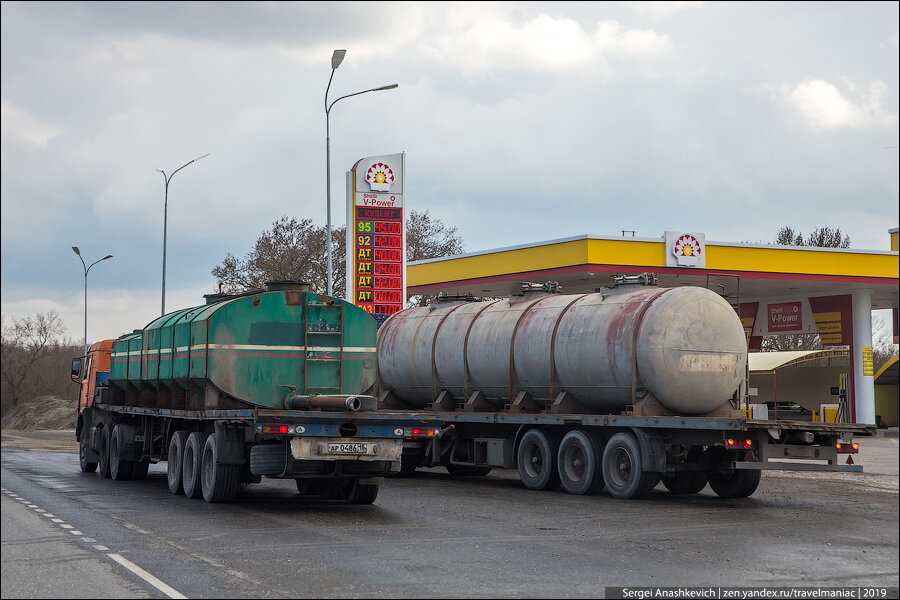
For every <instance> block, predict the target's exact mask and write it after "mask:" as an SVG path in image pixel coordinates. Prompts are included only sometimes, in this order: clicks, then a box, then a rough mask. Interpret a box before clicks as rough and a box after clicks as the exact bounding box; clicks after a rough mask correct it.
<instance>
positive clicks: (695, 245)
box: [665, 231, 706, 268]
mask: <svg viewBox="0 0 900 600" xmlns="http://www.w3.org/2000/svg"><path fill="white" fill-rule="evenodd" d="M665 238H666V266H667V267H700V268H704V267H706V236H705V235H704V234H702V233H685V232H683V231H667V232H666V236H665Z"/></svg>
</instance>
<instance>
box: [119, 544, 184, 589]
mask: <svg viewBox="0 0 900 600" xmlns="http://www.w3.org/2000/svg"><path fill="white" fill-rule="evenodd" d="M107 556H108V557H110V558H111V559H113V560H114V561H116V562H117V563H119V564H120V565H122V566H123V567H125V568H126V569H128V570H129V571H131V572H132V573H134V574H135V575H137V576H138V577H140V578H141V579H143V580H144V581H146V582H147V583H149V584H150V585H152V586H153V587H155V588H156V589H158V590H159V591H160V592H162V593H163V594H165V595H166V596H168V597H169V598H187V596H185V595H184V594H182V593H180V592H178V591H177V590H176V589H174V588H172V587H170V586H168V585H166V584H165V583H163V582H162V581H160V580H159V579H157V578H156V577H154V576H153V575H151V574H150V573H148V572H147V571H145V570H143V569H142V568H140V567H139V566H137V565H136V564H134V563H133V562H131V561H130V560H128V559H125V558H122V557H121V556H120V555H118V554H107Z"/></svg>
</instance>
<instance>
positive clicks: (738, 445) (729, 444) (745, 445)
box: [725, 438, 753, 450]
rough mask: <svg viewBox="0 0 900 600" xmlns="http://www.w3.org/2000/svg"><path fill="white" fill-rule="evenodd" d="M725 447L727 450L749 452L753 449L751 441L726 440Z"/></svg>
mask: <svg viewBox="0 0 900 600" xmlns="http://www.w3.org/2000/svg"><path fill="white" fill-rule="evenodd" d="M725 447H726V448H727V449H728V450H750V449H751V448H753V440H736V439H733V438H728V439H726V440H725Z"/></svg>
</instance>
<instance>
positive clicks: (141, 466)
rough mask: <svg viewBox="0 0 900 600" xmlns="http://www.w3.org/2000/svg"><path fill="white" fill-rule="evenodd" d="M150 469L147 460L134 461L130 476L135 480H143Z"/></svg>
mask: <svg viewBox="0 0 900 600" xmlns="http://www.w3.org/2000/svg"><path fill="white" fill-rule="evenodd" d="M149 470H150V461H149V460H140V461H138V462H136V463H134V469H132V471H131V478H132V479H134V480H135V481H143V480H145V479H147V471H149Z"/></svg>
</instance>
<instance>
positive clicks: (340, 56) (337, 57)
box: [325, 50, 398, 296]
mask: <svg viewBox="0 0 900 600" xmlns="http://www.w3.org/2000/svg"><path fill="white" fill-rule="evenodd" d="M345 54H347V51H346V50H335V51H334V54H332V55H331V77H329V78H328V87H327V88H325V189H326V190H327V194H328V201H327V211H328V214H327V217H326V226H325V231H326V236H325V254H326V256H327V257H328V268H327V288H328V289H327V292H326V293H327V294H328V295H329V296H331V295H333V294H332V293H331V292H332V285H331V280H332V275H331V123H330V121H329V117H330V116H331V107H332V106H334V105H335V104H337V103H338V101H339V100H343V99H344V98H349V97H351V96H359V95H360V94H367V93H369V92H380V91H382V90H392V89H394V88H395V87H397V85H398V84H396V83H392V84H390V85H383V86H381V87H377V88H372V89H370V90H363V91H361V92H355V93H353V94H347V95H346V96H341V97H340V98H338V99H337V100H335V101H333V102H332V103H331V104H328V90H330V89H331V80H332V79H333V78H334V71H335V70H336V69H337V68H338V67H339V66H340V64H341V61H343V60H344V55H345Z"/></svg>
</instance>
